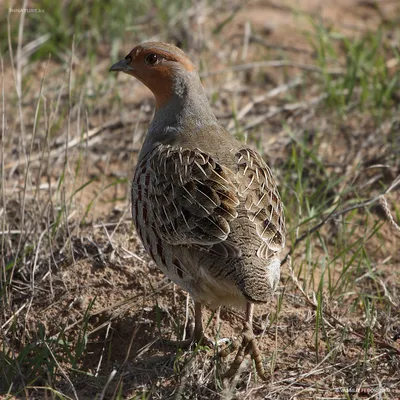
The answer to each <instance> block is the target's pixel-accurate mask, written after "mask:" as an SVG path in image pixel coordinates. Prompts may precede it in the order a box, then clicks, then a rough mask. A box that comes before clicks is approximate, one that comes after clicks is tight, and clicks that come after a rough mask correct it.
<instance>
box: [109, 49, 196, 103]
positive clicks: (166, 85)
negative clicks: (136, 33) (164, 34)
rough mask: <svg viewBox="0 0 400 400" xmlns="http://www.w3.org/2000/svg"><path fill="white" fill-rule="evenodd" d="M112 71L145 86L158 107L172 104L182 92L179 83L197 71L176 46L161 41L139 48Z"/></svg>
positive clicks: (111, 69)
mask: <svg viewBox="0 0 400 400" xmlns="http://www.w3.org/2000/svg"><path fill="white" fill-rule="evenodd" d="M110 71H122V72H125V73H126V74H129V75H132V76H134V77H135V78H137V79H139V80H140V81H141V82H142V83H144V84H145V85H146V86H147V87H148V88H149V89H150V90H151V91H152V92H153V94H154V96H155V98H156V107H157V108H161V107H163V105H165V104H166V103H168V101H169V100H170V99H171V97H172V96H173V95H174V94H176V93H175V92H177V91H179V90H181V88H182V86H180V85H179V84H178V83H179V82H180V81H182V80H184V79H185V77H187V76H188V75H192V74H193V73H196V72H195V71H196V68H195V66H194V65H193V64H192V62H191V61H190V60H189V58H188V57H187V56H186V54H185V53H184V52H183V51H182V50H181V49H179V48H178V47H176V46H173V45H171V44H168V43H161V42H148V43H142V44H141V45H139V46H136V47H135V48H134V49H133V50H132V51H131V52H130V53H129V54H128V55H127V56H126V57H125V58H124V59H123V60H120V61H118V62H117V63H115V64H114V65H112V67H111V68H110Z"/></svg>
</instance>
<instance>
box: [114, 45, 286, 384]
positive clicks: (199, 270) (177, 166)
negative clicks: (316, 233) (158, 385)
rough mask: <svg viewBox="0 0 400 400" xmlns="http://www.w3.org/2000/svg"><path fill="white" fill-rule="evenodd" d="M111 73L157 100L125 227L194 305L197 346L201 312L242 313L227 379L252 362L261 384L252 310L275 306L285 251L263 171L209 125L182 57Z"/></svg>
mask: <svg viewBox="0 0 400 400" xmlns="http://www.w3.org/2000/svg"><path fill="white" fill-rule="evenodd" d="M110 71H121V72H124V73H126V74H128V75H131V76H133V77H135V78H136V79H138V80H139V81H141V82H142V83H143V84H144V85H146V86H147V87H148V88H149V89H150V90H151V91H152V92H153V95H154V97H155V112H154V116H153V119H152V121H151V123H150V125H149V129H148V132H147V134H146V136H145V139H144V142H143V145H142V148H141V150H140V153H139V158H138V162H137V166H136V170H135V173H134V177H133V181H132V184H131V207H132V218H133V223H134V225H135V228H136V231H137V233H138V235H139V237H140V239H141V241H142V243H143V245H144V247H145V249H146V250H147V252H148V253H149V254H150V256H151V257H152V259H153V260H154V261H155V263H156V264H157V266H158V267H159V268H160V269H161V271H163V272H164V274H165V275H166V276H167V277H168V278H170V279H171V280H172V281H173V282H174V283H175V284H177V285H178V286H179V287H181V288H183V289H184V290H186V291H187V292H188V293H189V294H190V295H191V297H192V298H193V300H194V314H195V315H194V325H195V327H194V335H193V336H194V338H193V340H195V341H196V342H197V343H198V342H200V341H201V340H202V338H204V337H205V333H204V326H203V322H202V310H203V306H208V307H209V308H210V309H213V310H215V309H217V308H218V307H220V306H227V307H235V308H241V309H244V310H245V321H244V324H243V331H242V342H241V345H240V346H237V347H236V350H237V353H236V356H235V359H234V361H233V362H232V365H231V367H230V368H229V369H228V370H227V371H226V373H225V376H226V377H228V378H229V377H232V376H233V375H235V374H236V372H237V371H238V369H239V367H240V364H241V363H242V361H243V359H244V357H245V356H246V355H250V356H251V357H252V359H253V360H254V362H255V366H256V371H257V373H258V375H259V376H260V377H261V378H263V379H266V376H265V371H264V368H263V365H262V357H261V353H260V350H259V347H258V344H257V340H256V337H255V335H254V332H253V313H254V305H255V304H258V303H268V302H269V301H270V300H271V298H272V297H273V294H274V291H275V289H276V288H277V286H278V284H279V280H280V264H281V261H280V259H279V252H280V251H281V250H282V249H283V248H284V246H285V215H284V208H283V203H282V200H281V197H280V194H279V191H278V188H277V183H276V181H275V179H274V176H273V174H272V172H271V169H270V168H269V167H268V165H267V164H266V162H265V161H264V160H263V158H262V157H261V156H260V154H259V153H258V152H257V151H255V150H254V149H252V148H250V147H249V146H248V145H246V144H244V143H242V142H240V141H239V140H237V139H236V138H235V137H234V136H233V135H232V134H231V133H230V132H229V131H228V130H227V129H226V128H224V127H223V126H222V125H221V124H220V123H219V122H218V121H217V118H216V117H215V115H214V113H213V111H212V108H211V105H210V102H209V100H208V97H207V94H206V91H205V89H204V87H203V85H202V83H201V80H200V76H199V73H198V72H197V69H196V67H195V65H194V64H193V63H192V62H191V61H190V59H189V58H188V56H187V55H186V54H185V53H184V51H183V50H181V49H180V48H178V47H176V46H174V45H172V44H169V43H162V42H145V43H142V44H140V45H138V46H136V47H135V48H133V50H132V51H131V52H130V53H129V54H128V55H127V56H126V57H125V58H124V59H122V60H120V61H118V62H116V63H115V64H113V65H112V66H111V68H110ZM225 354H227V353H225Z"/></svg>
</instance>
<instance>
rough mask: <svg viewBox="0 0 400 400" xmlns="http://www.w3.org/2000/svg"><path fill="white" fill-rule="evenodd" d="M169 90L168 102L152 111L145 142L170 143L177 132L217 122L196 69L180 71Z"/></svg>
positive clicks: (194, 129) (146, 143) (192, 129)
mask: <svg viewBox="0 0 400 400" xmlns="http://www.w3.org/2000/svg"><path fill="white" fill-rule="evenodd" d="M173 93H174V94H173V96H172V98H171V99H170V100H169V102H168V103H167V104H166V105H164V106H163V107H160V108H158V109H157V110H156V112H155V114H154V118H153V121H152V122H151V125H150V128H149V132H148V134H147V137H146V141H145V145H150V144H154V143H156V142H162V143H171V142H173V141H174V137H175V138H176V135H179V134H180V133H181V132H193V133H194V131H196V130H197V129H198V128H201V127H204V126H205V125H212V124H216V123H217V120H216V118H215V116H214V113H213V112H212V110H211V107H210V104H209V101H208V99H207V96H206V93H205V91H204V88H203V86H202V84H201V82H200V78H199V76H198V74H197V72H196V71H193V72H187V71H184V72H183V71H180V73H179V74H177V75H176V78H175V83H174V89H173ZM196 128H197V129H196ZM146 147H147V146H146Z"/></svg>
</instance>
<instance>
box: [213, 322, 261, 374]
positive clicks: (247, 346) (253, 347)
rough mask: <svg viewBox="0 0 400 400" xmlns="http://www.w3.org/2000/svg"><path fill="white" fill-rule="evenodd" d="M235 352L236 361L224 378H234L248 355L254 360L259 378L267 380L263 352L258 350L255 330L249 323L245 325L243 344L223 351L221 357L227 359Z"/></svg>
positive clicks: (235, 344) (231, 346) (234, 345)
mask: <svg viewBox="0 0 400 400" xmlns="http://www.w3.org/2000/svg"><path fill="white" fill-rule="evenodd" d="M235 350H237V353H236V356H235V359H234V360H233V362H232V364H231V366H230V368H229V369H228V371H226V372H225V374H224V375H223V378H227V379H229V378H232V377H233V376H234V375H235V374H236V372H237V371H238V370H239V368H240V366H241V364H242V362H243V360H244V358H245V357H246V356H247V355H250V357H251V358H252V360H254V363H255V367H256V371H257V374H258V376H259V377H260V378H261V379H263V380H266V376H265V371H264V367H263V365H262V359H261V352H260V349H259V348H258V344H257V339H256V337H255V336H254V333H253V329H252V327H251V325H250V324H249V323H248V322H245V323H244V324H243V332H242V343H241V344H240V345H239V343H238V342H234V343H232V344H231V345H230V346H228V347H227V348H225V349H223V350H221V351H220V353H219V354H220V356H221V357H227V356H228V355H229V354H231V353H232V352H234V351H235Z"/></svg>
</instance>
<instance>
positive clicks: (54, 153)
mask: <svg viewBox="0 0 400 400" xmlns="http://www.w3.org/2000/svg"><path fill="white" fill-rule="evenodd" d="M122 126H123V123H122V121H121V120H120V119H117V120H114V121H110V122H107V123H105V124H103V125H100V126H96V128H93V129H90V130H89V131H88V132H87V134H86V135H85V136H84V137H79V138H74V139H72V140H70V141H69V142H68V146H67V148H68V150H69V149H71V148H72V147H75V146H77V145H79V144H81V143H83V142H85V141H86V140H88V139H90V138H92V137H94V136H96V135H98V134H99V133H101V132H103V131H104V130H106V129H118V128H121V127H122ZM65 151H66V147H65V146H63V147H60V148H59V149H53V150H51V151H50V152H49V158H58V157H59V156H60V155H61V154H63V153H65ZM41 159H42V155H41V154H38V155H37V156H36V157H31V159H30V160H29V162H30V164H32V163H33V162H36V161H40V160H41ZM26 162H27V160H23V161H18V162H17V163H15V162H13V163H10V164H7V165H5V166H4V168H5V169H6V170H7V169H10V168H14V167H15V166H16V165H17V166H20V165H23V164H25V163H26Z"/></svg>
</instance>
